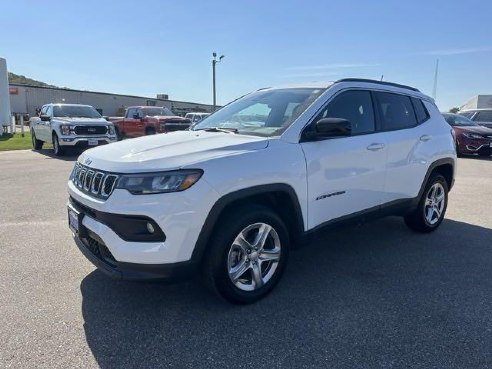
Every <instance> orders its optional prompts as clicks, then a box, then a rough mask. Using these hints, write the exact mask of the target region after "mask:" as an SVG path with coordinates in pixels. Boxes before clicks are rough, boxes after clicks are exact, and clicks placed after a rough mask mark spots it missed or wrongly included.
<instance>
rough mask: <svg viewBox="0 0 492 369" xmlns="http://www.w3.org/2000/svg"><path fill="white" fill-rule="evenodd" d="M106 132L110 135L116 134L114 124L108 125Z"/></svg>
mask: <svg viewBox="0 0 492 369" xmlns="http://www.w3.org/2000/svg"><path fill="white" fill-rule="evenodd" d="M108 133H109V134H110V135H115V134H116V131H115V130H114V126H113V125H110V126H108Z"/></svg>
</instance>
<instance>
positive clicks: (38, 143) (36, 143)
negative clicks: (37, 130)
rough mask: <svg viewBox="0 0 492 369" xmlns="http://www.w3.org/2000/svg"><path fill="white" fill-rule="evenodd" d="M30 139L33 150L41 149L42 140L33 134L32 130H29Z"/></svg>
mask: <svg viewBox="0 0 492 369" xmlns="http://www.w3.org/2000/svg"><path fill="white" fill-rule="evenodd" d="M31 141H32V149H33V150H41V149H42V148H43V143H44V142H43V141H41V140H38V139H37V138H36V135H35V134H34V131H33V130H31Z"/></svg>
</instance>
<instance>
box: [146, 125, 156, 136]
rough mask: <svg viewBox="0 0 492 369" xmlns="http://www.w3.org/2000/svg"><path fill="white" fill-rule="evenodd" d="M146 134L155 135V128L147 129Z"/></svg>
mask: <svg viewBox="0 0 492 369" xmlns="http://www.w3.org/2000/svg"><path fill="white" fill-rule="evenodd" d="M145 134H146V135H147V136H148V135H155V128H153V127H147V128H145Z"/></svg>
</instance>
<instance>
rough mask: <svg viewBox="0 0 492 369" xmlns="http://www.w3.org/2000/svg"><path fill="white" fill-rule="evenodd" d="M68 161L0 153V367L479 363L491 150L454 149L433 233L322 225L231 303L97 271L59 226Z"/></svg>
mask: <svg viewBox="0 0 492 369" xmlns="http://www.w3.org/2000/svg"><path fill="white" fill-rule="evenodd" d="M74 160H75V157H68V158H62V159H57V158H53V157H52V156H51V154H50V153H49V152H48V151H41V152H40V153H35V152H31V151H18V152H4V153H0V189H1V191H2V192H1V193H0V271H1V273H0V298H1V303H0V336H1V342H2V343H1V345H0V367H7V368H33V367H37V368H76V367H102V368H135V367H145V368H156V367H174V368H183V367H197V368H206V367H210V368H218V367H227V368H231V367H238V368H250V367H257V368H262V367H269V368H276V367H278V368H283V367H294V368H322V367H323V368H404V367H405V368H407V367H409V368H426V369H429V368H490V367H492V159H490V160H489V159H479V158H464V159H459V168H458V170H459V172H458V176H457V178H456V185H455V187H454V189H453V191H452V192H451V194H450V203H449V207H448V212H447V214H446V220H445V221H444V223H443V224H442V226H441V228H440V229H439V230H438V231H436V232H435V233H433V234H429V235H422V234H416V233H412V232H411V231H410V230H408V229H407V228H406V227H405V225H404V224H403V222H402V220H401V219H399V218H387V219H382V220H379V221H376V222H373V223H369V224H366V225H363V226H358V227H356V228H355V229H354V228H344V229H339V230H337V231H331V232H330V233H327V234H326V235H324V236H323V237H319V238H318V239H316V240H314V242H313V243H312V244H311V245H309V246H307V247H304V248H302V249H300V250H295V251H294V252H293V253H292V254H291V260H290V264H289V266H288V269H287V271H286V274H285V275H284V278H283V281H282V282H281V283H280V284H279V286H278V287H277V289H276V290H275V291H274V292H273V293H272V294H271V295H270V296H269V297H267V298H266V299H264V300H262V301H260V302H259V303H256V304H254V305H251V306H239V307H238V306H232V305H229V304H227V303H225V302H223V301H221V300H218V299H217V298H215V297H214V296H211V295H209V294H208V293H207V292H206V291H205V290H204V289H202V288H201V287H200V286H199V285H196V284H190V283H188V284H181V285H171V286H169V285H160V284H141V283H129V282H121V281H115V280H111V279H108V278H107V277H106V276H105V275H102V274H101V273H100V272H98V271H96V270H95V269H94V267H93V266H92V265H91V264H90V263H89V262H88V261H87V260H86V259H85V258H84V257H83V256H82V254H81V253H80V252H79V251H78V249H77V248H76V246H75V245H74V243H73V241H72V239H71V235H70V232H69V230H68V228H67V225H66V208H65V203H66V199H67V194H66V188H65V187H66V180H67V177H68V175H69V172H70V170H71V168H72V166H73V161H74Z"/></svg>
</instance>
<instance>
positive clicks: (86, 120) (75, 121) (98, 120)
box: [54, 117, 109, 125]
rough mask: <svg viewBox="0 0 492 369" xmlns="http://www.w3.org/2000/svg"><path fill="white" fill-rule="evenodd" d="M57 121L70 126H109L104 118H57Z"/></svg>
mask: <svg viewBox="0 0 492 369" xmlns="http://www.w3.org/2000/svg"><path fill="white" fill-rule="evenodd" d="M54 119H55V120H57V121H59V122H66V123H69V124H78V125H81V124H90V125H108V124H109V122H108V121H107V120H106V119H104V118H77V117H75V118H69V117H55V118H54Z"/></svg>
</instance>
